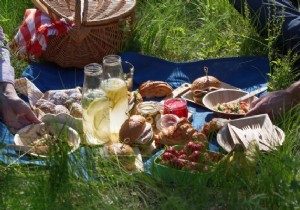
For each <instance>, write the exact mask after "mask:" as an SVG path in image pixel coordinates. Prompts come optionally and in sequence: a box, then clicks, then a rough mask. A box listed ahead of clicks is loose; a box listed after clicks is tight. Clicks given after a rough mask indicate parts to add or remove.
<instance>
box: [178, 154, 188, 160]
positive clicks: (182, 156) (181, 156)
mask: <svg viewBox="0 0 300 210" xmlns="http://www.w3.org/2000/svg"><path fill="white" fill-rule="evenodd" d="M178 158H180V159H184V160H187V156H186V154H181V155H179V156H178Z"/></svg>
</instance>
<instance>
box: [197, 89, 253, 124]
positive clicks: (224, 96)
mask: <svg viewBox="0 0 300 210" xmlns="http://www.w3.org/2000/svg"><path fill="white" fill-rule="evenodd" d="M247 93H248V92H246V91H243V90H236V89H219V90H216V91H213V92H210V93H207V94H206V95H205V96H204V97H203V100H202V102H203V105H204V106H205V107H206V108H207V109H209V110H211V111H212V112H214V113H215V114H216V115H218V116H219V117H221V118H227V119H235V118H240V117H243V116H245V114H237V113H224V112H220V111H217V110H215V106H217V104H218V103H220V104H222V103H227V102H229V101H232V100H235V99H237V98H239V97H242V96H244V95H246V94H247ZM255 99H257V97H255V96H253V97H250V98H249V99H247V100H246V102H247V103H248V104H250V103H251V102H252V101H253V100H255Z"/></svg>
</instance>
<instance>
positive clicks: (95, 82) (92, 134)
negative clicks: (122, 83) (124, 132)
mask: <svg viewBox="0 0 300 210" xmlns="http://www.w3.org/2000/svg"><path fill="white" fill-rule="evenodd" d="M102 80H103V69H102V66H101V65H100V64H97V63H91V64H88V65H86V66H85V67H84V81H83V88H82V91H83V94H82V109H83V113H82V115H83V116H82V120H83V131H84V134H85V137H86V138H85V143H86V144H88V145H101V144H104V143H106V142H108V141H110V115H109V111H110V104H109V98H108V96H107V94H106V92H105V91H104V90H103V89H102V85H101V83H102Z"/></svg>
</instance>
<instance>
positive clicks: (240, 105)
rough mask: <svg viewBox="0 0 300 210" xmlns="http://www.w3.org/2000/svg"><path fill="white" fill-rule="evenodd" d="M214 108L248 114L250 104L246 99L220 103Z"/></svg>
mask: <svg viewBox="0 0 300 210" xmlns="http://www.w3.org/2000/svg"><path fill="white" fill-rule="evenodd" d="M214 110H216V111H218V112H223V113H230V114H246V113H247V112H248V111H249V104H248V103H247V102H246V101H236V102H230V103H218V104H217V105H216V106H215V107H214Z"/></svg>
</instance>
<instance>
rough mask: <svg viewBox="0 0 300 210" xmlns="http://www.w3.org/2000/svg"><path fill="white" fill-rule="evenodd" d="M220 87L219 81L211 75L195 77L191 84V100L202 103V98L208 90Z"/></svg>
mask: <svg viewBox="0 0 300 210" xmlns="http://www.w3.org/2000/svg"><path fill="white" fill-rule="evenodd" d="M220 88H221V81H220V80H218V79H217V78H216V77H213V76H203V77H199V78H197V79H195V80H194V81H193V83H192V85H191V92H192V94H193V100H194V101H195V102H197V103H202V98H203V97H204V95H205V94H207V93H208V92H211V91H214V90H218V89H220Z"/></svg>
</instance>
